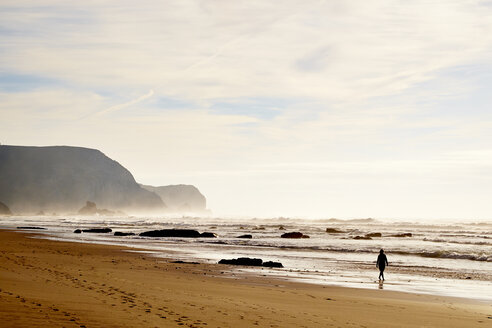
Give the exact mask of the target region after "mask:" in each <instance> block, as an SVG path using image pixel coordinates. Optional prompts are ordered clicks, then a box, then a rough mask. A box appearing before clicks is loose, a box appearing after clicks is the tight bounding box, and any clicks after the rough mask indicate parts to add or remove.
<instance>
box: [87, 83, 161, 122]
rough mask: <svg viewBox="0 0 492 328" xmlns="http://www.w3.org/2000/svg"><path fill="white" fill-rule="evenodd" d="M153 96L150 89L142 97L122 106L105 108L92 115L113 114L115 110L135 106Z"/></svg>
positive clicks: (152, 91)
mask: <svg viewBox="0 0 492 328" xmlns="http://www.w3.org/2000/svg"><path fill="white" fill-rule="evenodd" d="M153 95H154V90H153V89H151V90H150V91H149V92H148V93H146V94H144V95H143V96H140V97H138V98H136V99H133V100H130V101H128V102H126V103H123V104H118V105H114V106H111V107H109V108H106V109H103V110H101V111H99V112H97V113H95V114H94V115H95V116H101V115H104V114H107V113H111V112H114V111H117V110H120V109H123V108H126V107H128V106H132V105H135V104H136V103H139V102H141V101H143V100H145V99H147V98H150V97H152V96H153Z"/></svg>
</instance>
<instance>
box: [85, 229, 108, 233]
mask: <svg viewBox="0 0 492 328" xmlns="http://www.w3.org/2000/svg"><path fill="white" fill-rule="evenodd" d="M111 231H113V230H111V229H110V228H94V229H84V230H82V232H88V233H108V232H111Z"/></svg>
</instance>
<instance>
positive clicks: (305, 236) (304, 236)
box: [301, 235, 311, 239]
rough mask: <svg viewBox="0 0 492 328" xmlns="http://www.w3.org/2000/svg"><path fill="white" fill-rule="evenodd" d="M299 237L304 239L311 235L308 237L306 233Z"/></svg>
mask: <svg viewBox="0 0 492 328" xmlns="http://www.w3.org/2000/svg"><path fill="white" fill-rule="evenodd" d="M301 238H303V239H306V238H311V237H309V236H308V235H302V237H301Z"/></svg>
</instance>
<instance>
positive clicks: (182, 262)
mask: <svg viewBox="0 0 492 328" xmlns="http://www.w3.org/2000/svg"><path fill="white" fill-rule="evenodd" d="M171 263H176V264H200V263H198V262H185V261H181V260H178V261H172V262H171Z"/></svg>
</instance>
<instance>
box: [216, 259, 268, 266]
mask: <svg viewBox="0 0 492 328" xmlns="http://www.w3.org/2000/svg"><path fill="white" fill-rule="evenodd" d="M219 264H232V265H248V266H262V264H263V260H262V259H252V258H249V257H240V258H238V259H231V260H226V259H222V260H220V261H219Z"/></svg>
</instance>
